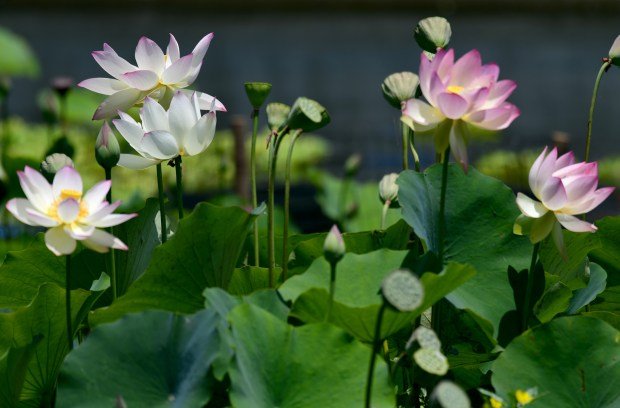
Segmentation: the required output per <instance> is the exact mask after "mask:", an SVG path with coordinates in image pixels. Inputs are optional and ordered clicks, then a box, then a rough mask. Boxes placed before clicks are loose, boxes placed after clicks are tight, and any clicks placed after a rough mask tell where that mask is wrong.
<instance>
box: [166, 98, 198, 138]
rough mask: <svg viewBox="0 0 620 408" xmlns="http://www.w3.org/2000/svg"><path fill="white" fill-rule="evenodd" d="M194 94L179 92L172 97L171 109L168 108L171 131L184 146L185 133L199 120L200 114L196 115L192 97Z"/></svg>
mask: <svg viewBox="0 0 620 408" xmlns="http://www.w3.org/2000/svg"><path fill="white" fill-rule="evenodd" d="M193 97H194V95H187V94H185V93H182V92H177V93H175V95H174V96H173V97H172V101H171V102H170V109H168V122H169V125H170V133H171V134H172V135H173V136H174V138H175V139H176V141H177V145H178V146H183V144H184V143H183V140H184V139H185V135H186V134H187V133H189V130H190V129H191V128H192V127H193V126H194V125H195V124H196V122H198V119H199V117H200V116H198V117H197V116H196V109H195V108H194V105H193V104H192V101H191V99H190V98H193Z"/></svg>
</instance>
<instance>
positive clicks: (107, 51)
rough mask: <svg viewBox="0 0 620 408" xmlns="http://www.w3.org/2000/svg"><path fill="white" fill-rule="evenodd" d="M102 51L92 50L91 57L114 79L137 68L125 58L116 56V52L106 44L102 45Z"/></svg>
mask: <svg viewBox="0 0 620 408" xmlns="http://www.w3.org/2000/svg"><path fill="white" fill-rule="evenodd" d="M103 48H104V50H103V51H95V52H93V54H92V55H93V58H94V59H95V61H97V63H98V64H99V65H100V66H101V68H103V69H104V70H105V71H106V72H107V73H108V74H110V75H112V76H113V77H114V78H116V79H121V76H122V75H123V74H126V73H127V72H131V71H135V70H137V69H138V67H136V66H135V65H132V64H130V63H129V62H127V61H126V60H125V59H123V58H121V57H119V56H118V54H117V53H116V52H115V51H114V50H113V49H112V47H110V46H109V45H107V44H104V45H103Z"/></svg>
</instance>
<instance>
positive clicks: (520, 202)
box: [517, 193, 549, 218]
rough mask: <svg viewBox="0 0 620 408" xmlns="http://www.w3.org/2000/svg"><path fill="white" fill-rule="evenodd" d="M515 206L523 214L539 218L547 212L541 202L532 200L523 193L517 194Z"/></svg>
mask: <svg viewBox="0 0 620 408" xmlns="http://www.w3.org/2000/svg"><path fill="white" fill-rule="evenodd" d="M517 206H518V207H519V209H520V210H521V213H523V215H526V216H528V217H530V218H540V217H542V216H543V215H545V214H546V213H547V212H549V210H547V208H545V206H544V205H543V204H542V203H541V202H539V201H535V200H532V199H531V198H529V197H528V196H526V195H525V194H523V193H518V194H517Z"/></svg>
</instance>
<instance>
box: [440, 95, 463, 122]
mask: <svg viewBox="0 0 620 408" xmlns="http://www.w3.org/2000/svg"><path fill="white" fill-rule="evenodd" d="M468 106H469V103H467V101H466V100H465V99H464V98H463V97H461V96H459V95H457V94H454V93H450V92H443V93H440V94H439V95H437V107H438V108H439V110H440V111H441V113H443V114H444V115H445V116H446V117H448V118H450V119H460V118H461V117H462V116H463V115H464V114H465V112H467V107H468Z"/></svg>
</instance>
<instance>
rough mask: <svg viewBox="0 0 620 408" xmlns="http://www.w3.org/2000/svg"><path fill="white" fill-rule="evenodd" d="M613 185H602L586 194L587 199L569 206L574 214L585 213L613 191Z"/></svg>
mask: <svg viewBox="0 0 620 408" xmlns="http://www.w3.org/2000/svg"><path fill="white" fill-rule="evenodd" d="M614 191H615V187H604V188H600V189H598V190H596V191H595V192H593V193H592V194H590V195H589V196H588V199H587V200H583V201H582V202H581V203H580V204H579V205H577V206H574V207H572V208H571V210H573V213H574V214H585V213H588V212H590V211H592V210H593V209H595V208H596V207H598V206H599V205H600V204H601V203H602V202H603V201H605V200H606V199H607V197H609V196H610V195H611V194H612V193H613V192H614Z"/></svg>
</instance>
